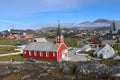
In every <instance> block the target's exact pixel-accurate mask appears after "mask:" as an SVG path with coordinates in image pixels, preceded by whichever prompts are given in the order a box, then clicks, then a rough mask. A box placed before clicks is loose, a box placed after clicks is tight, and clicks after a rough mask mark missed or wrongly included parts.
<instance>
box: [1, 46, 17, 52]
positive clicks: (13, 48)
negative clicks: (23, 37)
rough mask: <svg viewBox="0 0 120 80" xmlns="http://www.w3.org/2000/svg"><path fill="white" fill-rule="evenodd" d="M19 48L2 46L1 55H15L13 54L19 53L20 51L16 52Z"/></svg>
mask: <svg viewBox="0 0 120 80" xmlns="http://www.w3.org/2000/svg"><path fill="white" fill-rule="evenodd" d="M16 48H17V47H8V46H6V47H2V46H0V54H6V53H13V52H19V51H16V50H15V49H16Z"/></svg>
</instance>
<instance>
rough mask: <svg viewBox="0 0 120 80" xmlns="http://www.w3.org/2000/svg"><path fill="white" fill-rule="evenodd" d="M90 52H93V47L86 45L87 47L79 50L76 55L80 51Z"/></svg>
mask: <svg viewBox="0 0 120 80" xmlns="http://www.w3.org/2000/svg"><path fill="white" fill-rule="evenodd" d="M90 50H92V48H91V46H90V45H85V46H83V47H82V48H80V49H79V50H77V51H76V54H77V53H78V52H80V51H84V52H88V51H90Z"/></svg>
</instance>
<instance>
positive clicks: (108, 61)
mask: <svg viewBox="0 0 120 80" xmlns="http://www.w3.org/2000/svg"><path fill="white" fill-rule="evenodd" d="M101 62H102V63H103V64H105V65H106V66H110V65H114V64H116V63H117V61H116V60H113V59H103V60H101Z"/></svg>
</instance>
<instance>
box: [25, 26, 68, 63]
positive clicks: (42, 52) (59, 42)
mask: <svg viewBox="0 0 120 80" xmlns="http://www.w3.org/2000/svg"><path fill="white" fill-rule="evenodd" d="M23 56H24V57H25V58H34V59H41V60H50V61H60V60H63V59H68V48H67V46H66V45H65V43H64V37H63V35H62V32H61V30H60V24H58V30H57V36H56V43H54V42H32V43H30V44H28V45H26V47H25V48H24V50H23Z"/></svg>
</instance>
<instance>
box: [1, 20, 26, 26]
mask: <svg viewBox="0 0 120 80" xmlns="http://www.w3.org/2000/svg"><path fill="white" fill-rule="evenodd" d="M0 23H6V24H12V25H13V24H15V25H22V26H25V25H26V24H23V23H20V22H16V21H9V20H0Z"/></svg>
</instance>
